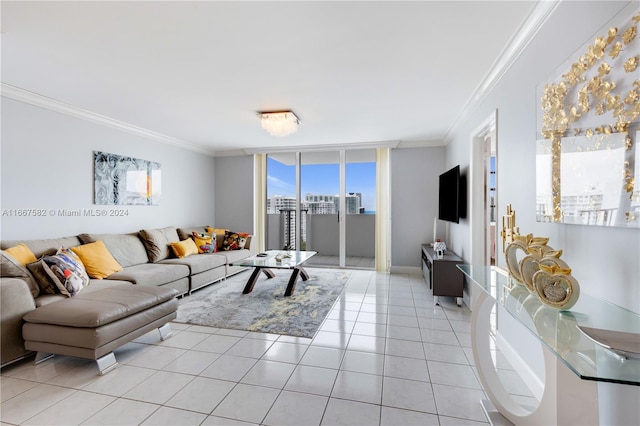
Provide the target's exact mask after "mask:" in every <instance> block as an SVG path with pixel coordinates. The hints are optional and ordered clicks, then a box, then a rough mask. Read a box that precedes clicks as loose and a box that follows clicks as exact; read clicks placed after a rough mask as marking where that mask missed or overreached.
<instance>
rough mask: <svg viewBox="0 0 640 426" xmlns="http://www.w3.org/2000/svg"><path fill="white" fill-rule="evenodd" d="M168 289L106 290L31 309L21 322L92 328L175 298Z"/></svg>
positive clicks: (172, 292) (129, 288)
mask: <svg viewBox="0 0 640 426" xmlns="http://www.w3.org/2000/svg"><path fill="white" fill-rule="evenodd" d="M177 294H178V292H177V291H176V290H174V289H170V288H164V289H161V288H150V287H146V288H145V287H138V286H128V287H122V286H116V287H106V288H102V289H100V290H97V291H93V292H87V294H84V293H83V294H80V295H78V296H77V297H74V298H73V299H67V300H64V301H63V302H60V303H51V304H48V305H45V306H42V307H40V308H38V309H34V310H33V311H31V312H29V313H28V314H26V315H25V316H24V320H25V321H26V322H29V323H36V324H54V325H61V326H68V327H89V328H95V327H99V326H103V325H105V324H109V323H112V322H114V321H117V320H119V319H121V318H126V317H129V316H131V315H134V314H136V313H138V312H142V311H144V310H147V309H149V308H151V307H153V306H156V305H160V304H162V303H164V302H166V301H168V300H172V299H174V298H175V297H176V296H177Z"/></svg>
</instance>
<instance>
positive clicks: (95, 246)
mask: <svg viewBox="0 0 640 426" xmlns="http://www.w3.org/2000/svg"><path fill="white" fill-rule="evenodd" d="M71 250H72V251H73V252H74V253H75V254H77V255H78V257H79V258H80V260H82V263H84V266H85V268H86V270H87V274H89V276H90V277H91V278H96V279H102V278H106V277H108V276H109V275H111V274H113V273H114V272H118V271H122V269H123V268H122V265H120V264H119V263H118V261H116V260H115V259H114V257H113V256H112V255H111V253H109V250H108V249H107V246H105V245H104V243H103V242H102V241H96V242H95V243H89V244H83V245H81V246H78V247H72V248H71Z"/></svg>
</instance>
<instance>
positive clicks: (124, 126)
mask: <svg viewBox="0 0 640 426" xmlns="http://www.w3.org/2000/svg"><path fill="white" fill-rule="evenodd" d="M1 84H2V86H1V89H2V96H4V97H6V98H10V99H13V100H16V101H20V102H24V103H27V104H30V105H34V106H37V107H40V108H45V109H48V110H51V111H55V112H59V113H62V114H66V115H69V116H71V117H75V118H79V119H81V120H86V121H90V122H92V123H96V124H100V125H102V126H106V127H111V128H114V129H118V130H122V131H125V132H128V133H132V134H134V135H137V136H142V137H144V138H147V139H151V140H155V141H157V142H162V143H166V144H169V145H174V146H177V147H179V148H183V149H188V150H190V151H195V152H198V153H201V154H206V155H209V156H214V155H215V151H213V150H206V149H203V148H201V147H198V146H195V145H192V144H190V143H188V142H185V141H183V140H181V139H177V138H173V137H171V136H167V135H163V134H161V133H157V132H153V131H151V130H148V129H144V128H142V127H138V126H134V125H133V124H129V123H125V122H124V121H119V120H116V119H114V118H110V117H107V116H104V115H100V114H96V113H95V112H91V111H87V110H85V109H82V108H78V107H75V106H73V105H69V104H65V103H64V102H60V101H58V100H56V99H53V98H48V97H46V96H43V95H40V94H38V93H34V92H30V91H28V90H24V89H21V88H19V87H16V86H12V85H10V84H7V83H1Z"/></svg>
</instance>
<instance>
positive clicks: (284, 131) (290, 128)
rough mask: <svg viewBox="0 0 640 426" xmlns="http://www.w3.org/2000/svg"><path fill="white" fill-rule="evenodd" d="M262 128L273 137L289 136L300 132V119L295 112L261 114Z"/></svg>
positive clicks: (267, 112) (266, 112)
mask: <svg viewBox="0 0 640 426" xmlns="http://www.w3.org/2000/svg"><path fill="white" fill-rule="evenodd" d="M258 115H259V116H260V121H261V122H262V128H263V129H265V130H266V131H267V132H269V134H271V135H272V136H278V137H280V136H287V135H290V134H292V133H295V132H296V131H297V130H298V124H300V119H299V118H298V117H297V116H296V115H295V114H294V113H293V111H265V112H259V113H258Z"/></svg>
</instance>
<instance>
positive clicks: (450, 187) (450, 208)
mask: <svg viewBox="0 0 640 426" xmlns="http://www.w3.org/2000/svg"><path fill="white" fill-rule="evenodd" d="M462 197H464V194H463V185H462V180H461V177H460V166H455V167H453V168H452V169H450V170H447V171H446V172H444V173H442V174H441V175H440V178H439V185H438V219H440V220H445V221H447V222H455V223H459V222H460V217H464V212H463V206H462V204H461V199H462Z"/></svg>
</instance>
